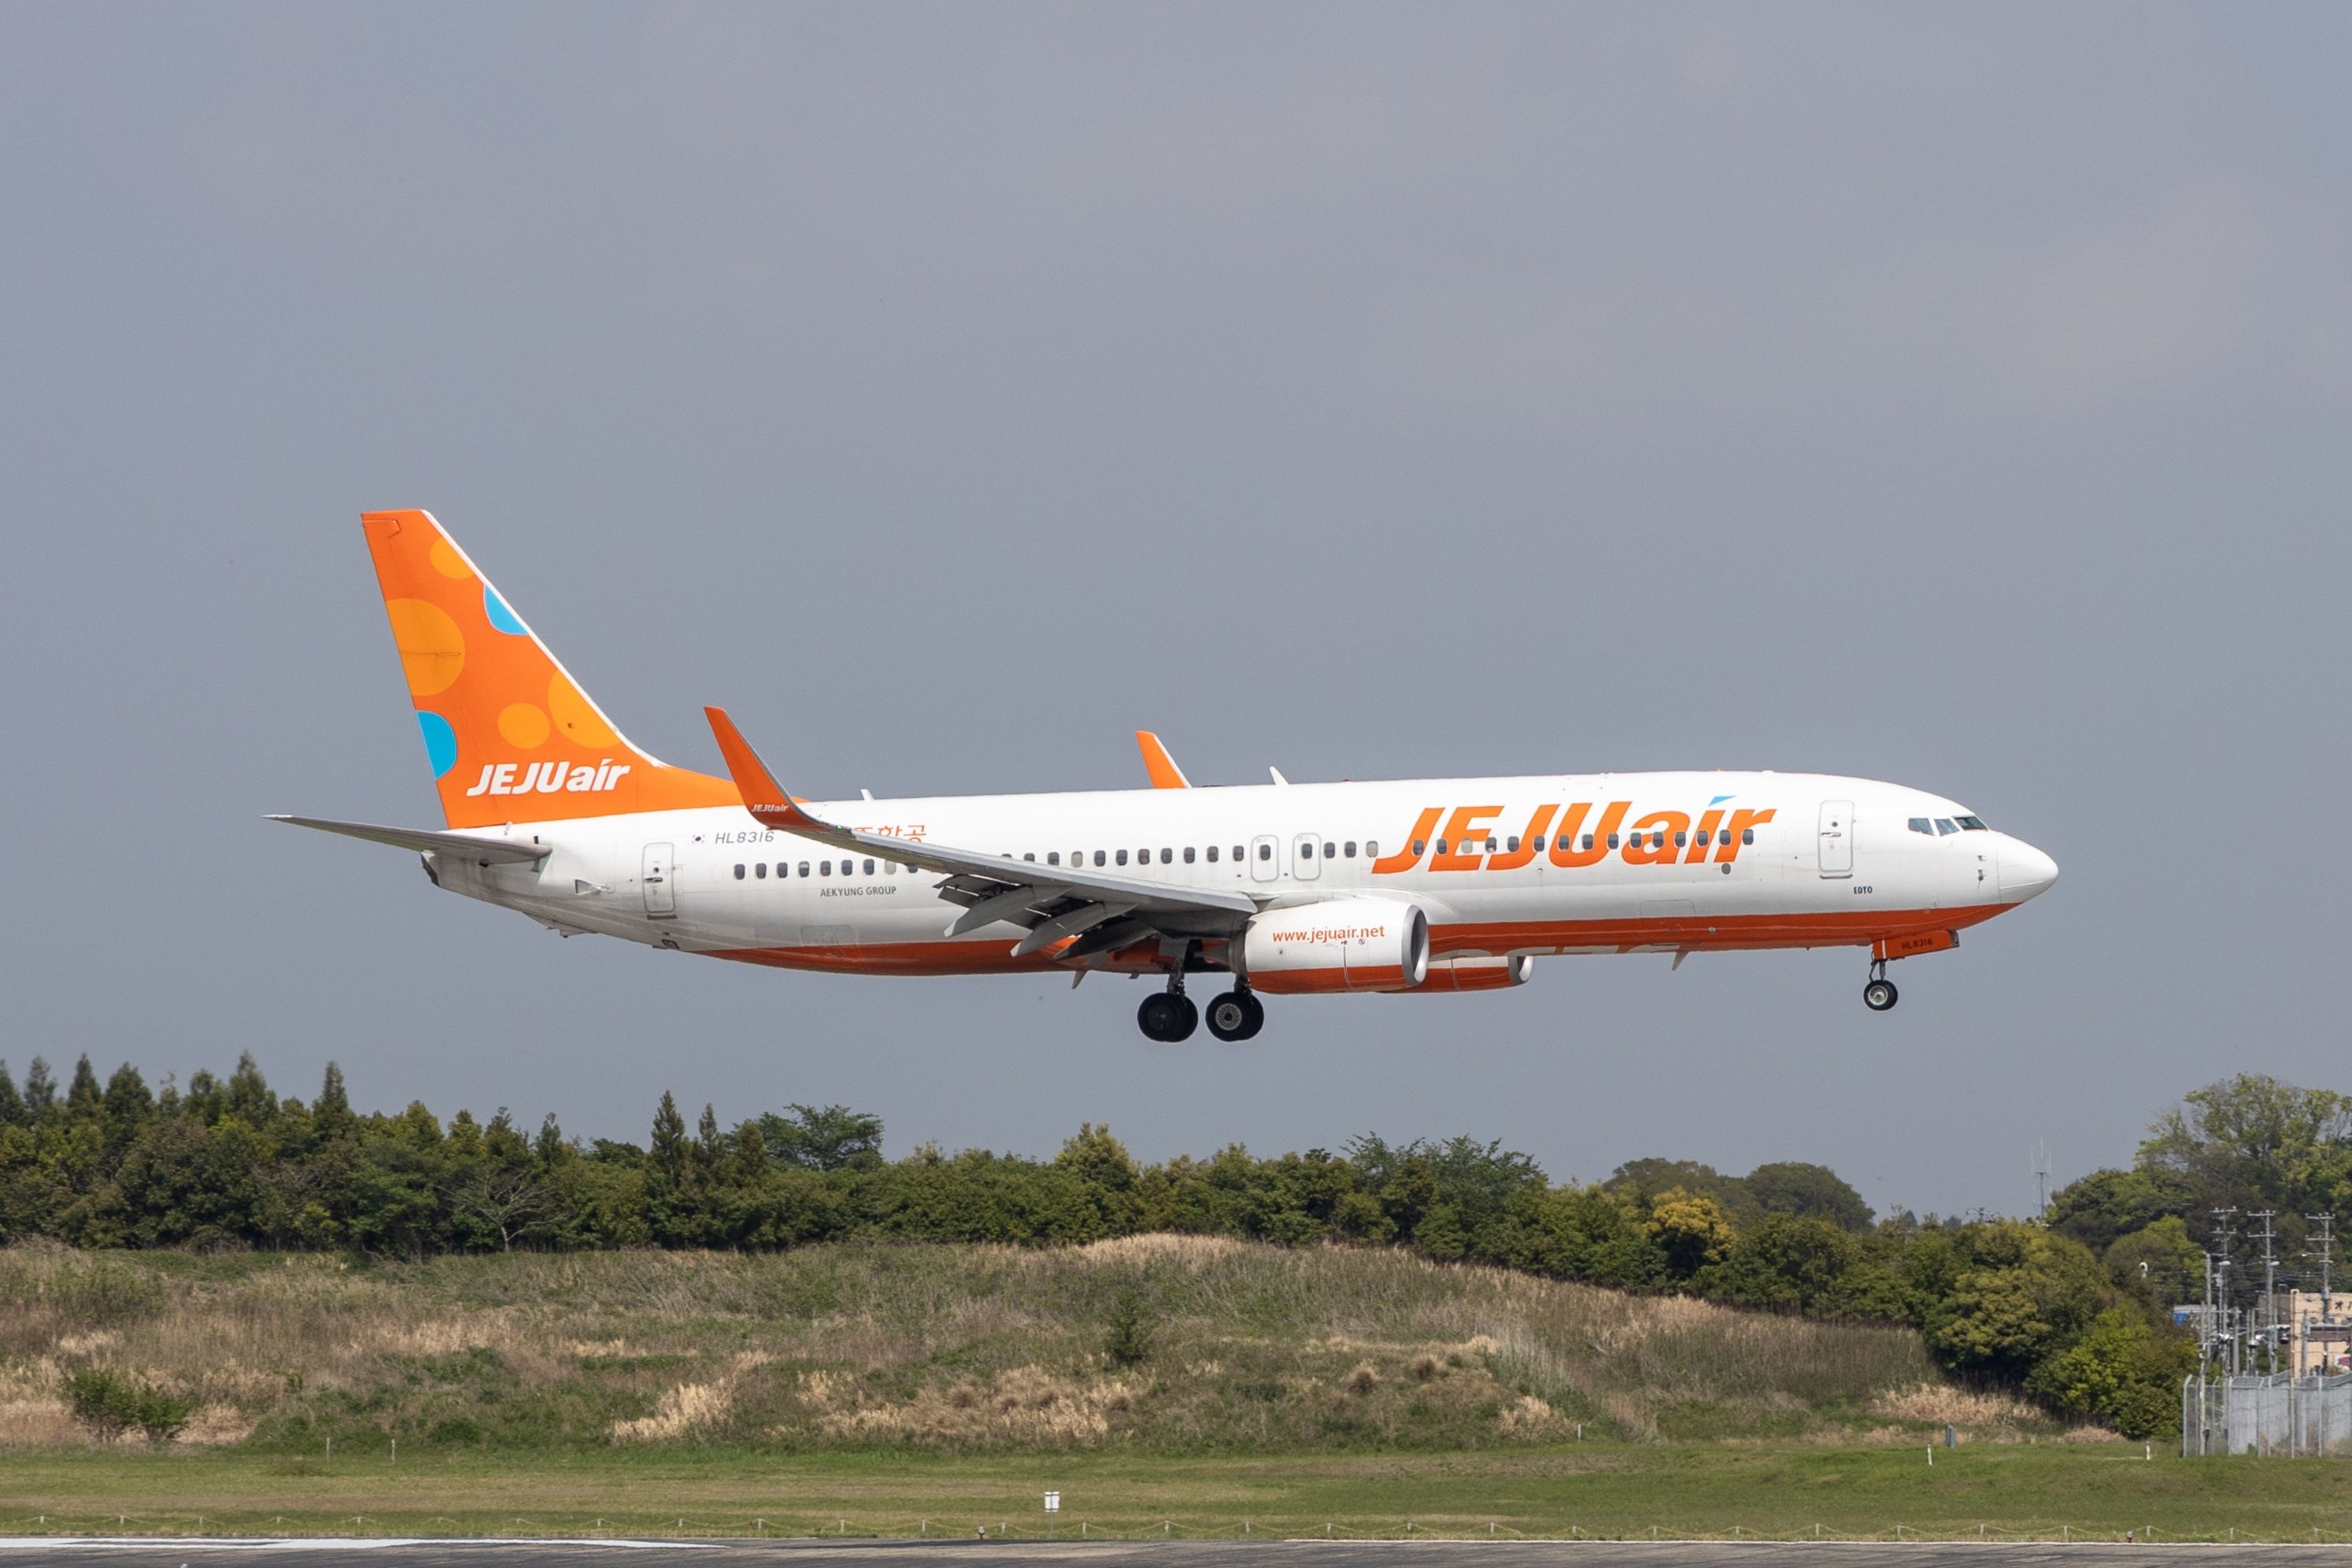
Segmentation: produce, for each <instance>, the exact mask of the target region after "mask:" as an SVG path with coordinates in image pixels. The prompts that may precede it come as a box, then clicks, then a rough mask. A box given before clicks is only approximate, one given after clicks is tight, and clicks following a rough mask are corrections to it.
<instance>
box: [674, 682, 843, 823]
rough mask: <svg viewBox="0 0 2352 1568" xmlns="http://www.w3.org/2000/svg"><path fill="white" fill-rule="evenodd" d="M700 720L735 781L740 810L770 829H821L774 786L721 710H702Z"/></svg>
mask: <svg viewBox="0 0 2352 1568" xmlns="http://www.w3.org/2000/svg"><path fill="white" fill-rule="evenodd" d="M702 716H703V717H704V718H706V719H708V720H709V721H710V732H711V734H712V735H714V736H716V737H717V738H718V741H719V755H720V756H722V757H725V758H726V759H727V771H728V773H730V774H732V775H733V776H734V779H735V788H736V790H737V791H738V792H739V793H740V795H742V796H743V807H744V809H745V810H747V811H749V812H750V813H751V815H752V816H756V817H758V818H759V819H760V821H761V823H763V824H764V825H766V826H770V827H800V828H809V827H823V826H825V824H824V823H822V822H819V821H818V820H817V819H816V818H815V817H814V816H810V815H809V814H808V813H806V812H804V811H803V810H802V809H801V808H800V807H799V805H795V804H794V803H793V797H792V796H791V795H789V794H787V793H786V792H785V789H784V786H783V785H782V784H778V783H777V782H776V776H775V774H773V773H770V772H769V771H768V764H767V763H763V762H761V760H760V753H759V752H755V751H753V750H752V749H751V742H749V741H747V740H745V739H744V738H743V731H740V730H738V729H737V728H735V721H734V720H732V719H730V718H729V717H727V710H726V709H724V708H705V709H704V710H702Z"/></svg>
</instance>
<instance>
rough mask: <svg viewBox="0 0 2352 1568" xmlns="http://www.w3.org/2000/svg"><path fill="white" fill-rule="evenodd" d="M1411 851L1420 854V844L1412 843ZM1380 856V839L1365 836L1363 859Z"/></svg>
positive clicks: (1372, 858) (1373, 858)
mask: <svg viewBox="0 0 2352 1568" xmlns="http://www.w3.org/2000/svg"><path fill="white" fill-rule="evenodd" d="M1412 852H1413V853H1414V854H1416V855H1418V854H1420V853H1421V846H1420V845H1418V844H1416V845H1414V846H1413V847H1412ZM1364 858H1365V859H1367V860H1377V859H1379V858H1381V845H1380V840H1379V839H1377V838H1367V839H1365V840H1364Z"/></svg>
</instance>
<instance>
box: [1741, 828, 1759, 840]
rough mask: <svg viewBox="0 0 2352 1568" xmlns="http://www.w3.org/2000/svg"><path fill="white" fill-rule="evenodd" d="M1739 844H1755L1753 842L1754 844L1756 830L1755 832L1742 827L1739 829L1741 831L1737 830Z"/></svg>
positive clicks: (1752, 829)
mask: <svg viewBox="0 0 2352 1568" xmlns="http://www.w3.org/2000/svg"><path fill="white" fill-rule="evenodd" d="M1739 842H1741V843H1742V844H1753V843H1755V842H1756V830H1755V829H1754V828H1752V827H1743V828H1741V829H1740V830H1739Z"/></svg>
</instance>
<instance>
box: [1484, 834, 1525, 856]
mask: <svg viewBox="0 0 2352 1568" xmlns="http://www.w3.org/2000/svg"><path fill="white" fill-rule="evenodd" d="M1503 842H1504V844H1505V845H1506V846H1507V847H1509V849H1510V851H1511V853H1512V854H1514V855H1516V854H1517V853H1518V852H1519V836H1518V835H1517V834H1516V833H1514V834H1512V835H1511V836H1510V837H1508V838H1506V839H1504V840H1503ZM1494 843H1495V841H1494V840H1493V839H1491V838H1489V839H1488V840H1486V844H1487V847H1489V848H1492V847H1494Z"/></svg>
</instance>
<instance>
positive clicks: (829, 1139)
mask: <svg viewBox="0 0 2352 1568" xmlns="http://www.w3.org/2000/svg"><path fill="white" fill-rule="evenodd" d="M760 1136H761V1138H762V1139H764V1140H765V1141H766V1142H767V1147H768V1157H769V1158H770V1159H772V1160H773V1161H774V1162H775V1163H777V1164H779V1165H790V1166H794V1167H796V1168H798V1169H800V1170H803V1171H853V1170H854V1171H870V1170H874V1169H876V1168H877V1167H879V1166H880V1165H881V1163H882V1119H881V1118H880V1117H878V1116H869V1115H867V1114H866V1113H865V1112H864V1111H858V1110H850V1109H849V1108H848V1107H847V1106H845V1105H828V1106H824V1107H823V1108H819V1107H816V1106H811V1105H788V1106H786V1107H785V1108H784V1110H783V1114H782V1115H778V1114H776V1113H775V1112H773V1111H767V1112H763V1113H762V1114H761V1117H760Z"/></svg>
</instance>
